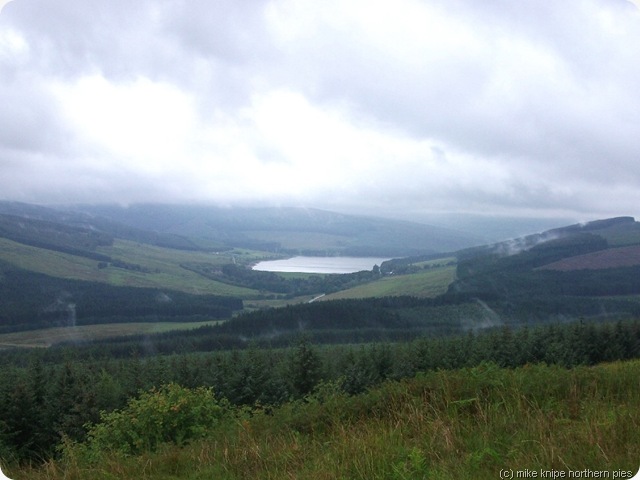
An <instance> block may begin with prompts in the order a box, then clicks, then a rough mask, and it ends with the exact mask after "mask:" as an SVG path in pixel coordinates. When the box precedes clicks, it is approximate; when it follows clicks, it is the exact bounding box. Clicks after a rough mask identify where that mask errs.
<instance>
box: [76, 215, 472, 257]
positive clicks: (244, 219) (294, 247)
mask: <svg viewBox="0 0 640 480" xmlns="http://www.w3.org/2000/svg"><path fill="white" fill-rule="evenodd" d="M73 209H74V210H77V211H82V212H85V213H90V214H93V215H96V216H100V217H102V218H108V219H111V220H112V221H115V222H119V223H122V224H126V225H131V226H136V227H138V228H142V229H146V230H150V231H154V232H159V233H162V234H172V235H180V236H185V237H189V238H191V239H194V241H196V242H198V241H199V242H201V243H205V244H206V243H207V242H218V243H223V244H227V245H233V246H236V247H244V248H254V249H258V250H267V251H273V252H280V253H285V254H315V255H353V256H366V255H372V256H374V255H375V256H377V255H380V256H407V255H418V254H428V253H440V252H451V251H455V250H459V249H461V248H466V247H469V246H472V245H480V244H482V240H481V239H480V237H476V236H474V235H472V234H469V233H466V232H461V231H457V230H453V229H447V228H441V227H435V226H432V225H424V224H421V223H414V222H408V221H399V220H390V219H384V218H376V217H364V216H355V215H346V214H341V213H335V212H329V211H324V210H317V209H308V208H292V207H265V208H248V207H244V208H240V207H233V208H231V207H230V208H222V207H214V206H185V205H132V206H130V207H120V206H115V205H110V206H107V205H97V206H77V207H73Z"/></svg>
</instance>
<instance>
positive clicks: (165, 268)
mask: <svg viewBox="0 0 640 480" xmlns="http://www.w3.org/2000/svg"><path fill="white" fill-rule="evenodd" d="M98 251H99V253H102V254H105V255H109V256H110V257H112V258H113V259H116V260H121V261H124V262H127V263H131V264H137V265H140V266H142V267H144V268H145V269H147V270H148V273H144V272H137V271H133V270H126V269H123V268H115V267H108V268H104V269H99V268H98V267H97V264H98V262H97V261H96V260H91V259H88V258H83V257H78V256H75V255H71V254H67V253H60V252H55V251H51V250H45V249H42V248H37V247H31V246H28V245H23V244H20V243H16V242H13V241H11V240H7V239H4V238H0V259H1V260H5V261H7V262H9V263H12V264H14V265H16V266H18V267H20V268H24V269H26V270H31V271H34V272H39V273H44V274H46V275H51V276H53V277H60V278H68V279H77V280H86V281H97V282H105V283H109V284H112V285H127V286H133V287H160V288H168V289H173V290H181V291H184V292H187V293H198V294H217V295H237V296H251V295H253V294H256V293H257V292H255V291H254V290H250V289H247V288H241V287H234V286H231V285H227V284H224V283H220V282H215V281H213V280H209V279H206V278H204V277H202V276H200V275H198V274H196V273H194V272H191V271H188V270H185V269H184V268H182V267H180V264H181V263H183V262H207V263H228V262H230V261H231V259H230V257H228V256H224V255H215V254H211V253H203V252H190V251H181V250H172V249H167V248H161V247H155V246H151V245H146V244H138V243H135V242H130V241H126V240H116V241H115V243H114V245H113V246H112V247H100V248H99V249H98ZM244 256H246V257H248V258H249V254H244Z"/></svg>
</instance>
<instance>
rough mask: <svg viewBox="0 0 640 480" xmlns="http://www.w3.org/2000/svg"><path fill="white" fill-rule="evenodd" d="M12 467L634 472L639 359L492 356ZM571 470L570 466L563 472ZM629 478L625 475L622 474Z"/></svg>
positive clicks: (360, 473) (263, 474)
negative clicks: (147, 449) (161, 442)
mask: <svg viewBox="0 0 640 480" xmlns="http://www.w3.org/2000/svg"><path fill="white" fill-rule="evenodd" d="M66 452H67V454H66V455H65V456H64V457H63V458H62V459H61V460H58V461H51V462H49V463H47V464H45V465H44V466H39V467H22V468H14V469H13V470H10V471H9V476H10V477H11V478H14V479H36V480H37V479H66V480H73V479H78V480H79V479H83V480H85V479H88V480H91V479H113V478H119V479H120V478H122V479H129V478H131V479H133V478H135V479H178V478H180V479H182V478H184V479H211V478H215V479H244V478H247V479H248V478H251V479H254V478H255V479H278V480H280V479H320V480H322V479H367V480H369V479H414V478H429V479H454V478H455V479H485V478H486V479H498V478H500V476H499V475H500V471H501V469H511V470H513V471H514V472H517V471H518V470H524V469H529V470H536V471H540V470H556V471H564V472H568V471H569V470H573V471H576V470H584V469H591V470H594V471H609V472H611V474H612V473H613V471H619V470H622V471H629V472H634V473H635V472H636V471H637V470H638V466H639V465H640V453H639V452H640V361H629V362H618V363H612V364H605V365H598V366H595V367H577V368H574V369H571V370H567V369H563V368H560V367H555V366H546V365H527V366H524V367H522V368H518V369H501V368H498V367H497V366H495V365H493V364H482V365H480V366H478V367H475V368H470V369H461V370H453V371H445V370H442V371H436V372H429V373H424V374H420V375H419V376H417V377H416V378H413V379H410V380H405V381H399V382H387V383H385V384H383V385H382V386H380V387H378V388H375V389H372V390H370V391H368V392H366V393H364V394H361V395H358V396H348V395H346V394H344V393H342V392H341V391H340V390H339V388H337V387H336V386H335V385H323V386H321V387H320V388H319V389H317V390H316V391H315V392H314V394H312V395H311V396H309V397H307V398H306V399H305V400H304V401H299V402H291V403H288V404H285V405H283V406H282V407H279V408H277V409H275V410H270V409H265V408H255V409H254V410H253V411H252V412H250V414H239V415H235V416H233V417H230V418H228V421H227V422H223V423H221V424H220V426H219V428H216V429H214V430H212V431H211V432H210V435H209V437H208V438H207V439H205V440H201V441H197V442H194V443H191V444H189V445H187V446H186V447H182V448H178V447H174V446H163V447H162V448H161V449H159V450H157V451H156V452H153V453H144V454H142V455H139V456H123V455H119V454H116V453H113V452H103V454H102V455H101V457H100V459H99V460H98V461H97V462H96V461H94V462H91V461H89V460H88V459H86V458H83V456H82V448H79V447H73V446H72V447H70V448H67V450H66ZM565 474H566V475H568V473H565ZM622 478H625V477H622Z"/></svg>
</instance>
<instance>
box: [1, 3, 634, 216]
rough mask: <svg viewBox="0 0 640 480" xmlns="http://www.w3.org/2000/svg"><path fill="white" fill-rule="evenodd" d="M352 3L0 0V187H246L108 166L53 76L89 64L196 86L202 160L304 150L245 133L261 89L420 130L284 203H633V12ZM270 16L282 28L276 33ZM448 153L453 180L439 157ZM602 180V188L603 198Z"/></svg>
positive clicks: (52, 190) (380, 125)
mask: <svg viewBox="0 0 640 480" xmlns="http://www.w3.org/2000/svg"><path fill="white" fill-rule="evenodd" d="M353 5H354V4H350V3H348V2H344V3H343V2H336V3H335V4H333V3H329V4H327V6H326V7H321V6H318V5H315V4H314V3H313V2H310V3H309V4H305V3H304V2H288V1H285V0H277V1H269V2H268V1H266V0H242V1H233V0H219V1H214V2H206V1H204V0H198V1H193V2H187V1H185V0H157V1H151V0H141V1H138V2H125V1H124V0H116V1H113V2H103V1H98V0H87V1H79V0H73V1H71V0H65V1H57V2H43V1H42V0H14V1H13V2H11V3H10V4H8V5H7V6H6V7H5V8H4V9H3V10H2V14H1V15H0V35H1V34H2V32H3V31H5V32H7V31H9V30H11V31H14V32H17V33H18V34H19V35H21V36H22V38H23V39H24V41H25V42H26V46H27V48H26V49H24V51H22V52H21V53H19V54H17V53H16V54H15V55H14V54H10V55H9V54H7V55H5V56H2V50H1V49H0V73H1V74H2V79H0V85H1V86H2V91H1V92H0V102H1V104H2V105H3V111H2V112H0V169H2V174H3V175H2V176H3V177H4V178H5V179H14V180H11V181H13V182H14V183H15V182H16V181H18V180H20V181H24V182H25V186H22V187H20V188H21V190H20V191H18V190H17V187H15V188H14V187H12V188H14V190H11V191H13V192H14V194H15V195H22V196H23V197H24V195H28V192H29V186H28V185H29V184H31V185H32V188H31V191H32V195H33V197H34V198H64V196H65V194H66V195H68V196H69V198H72V197H74V195H75V197H74V198H76V197H78V198H80V197H82V198H84V197H90V196H91V195H97V196H99V197H100V199H104V200H108V199H110V198H114V197H118V198H125V197H126V198H128V199H129V200H131V201H134V200H139V201H142V200H145V199H147V200H149V199H156V198H159V199H162V198H168V197H171V196H175V198H176V199H177V200H180V199H185V198H190V199H191V198H192V197H193V196H194V195H196V193H195V192H198V194H199V195H203V196H206V190H207V189H206V187H205V186H203V185H206V184H210V185H213V186H218V185H221V184H224V185H233V184H234V182H239V185H240V187H238V188H237V190H238V191H240V192H242V191H243V189H244V190H246V191H247V192H250V191H251V188H253V185H255V183H254V184H251V186H250V187H246V186H242V184H241V183H240V182H242V175H241V174H238V175H237V178H236V177H233V173H229V172H230V171H231V170H229V171H227V170H225V172H226V173H225V175H227V176H228V177H229V178H227V177H225V178H224V180H221V179H220V178H211V179H209V183H206V182H205V181H204V180H202V179H200V178H195V179H194V178H191V179H190V178H188V175H187V174H185V175H184V176H176V174H175V171H176V169H173V170H170V171H165V172H161V173H159V174H158V177H156V178H151V177H145V176H144V175H143V174H142V173H140V171H138V170H135V169H132V170H131V171H127V172H124V171H122V169H121V166H122V164H123V163H126V162H125V161H124V160H122V159H118V161H113V162H112V161H111V160H110V159H109V158H108V157H107V156H106V154H104V153H103V152H96V151H94V150H93V149H94V148H95V146H93V145H91V144H90V142H85V139H83V138H82V137H81V136H80V135H81V134H80V133H78V132H76V131H74V130H73V126H72V125H71V124H68V123H67V120H65V117H64V106H61V105H58V104H56V100H55V99H54V97H55V95H54V92H53V90H52V85H54V84H56V83H60V84H63V85H70V86H72V85H74V82H76V80H77V79H79V78H82V77H85V76H90V75H101V76H103V77H105V78H106V79H108V80H109V81H111V82H113V83H114V84H126V83H127V82H135V81H136V79H138V78H141V77H142V78H148V79H151V80H152V81H157V82H164V83H166V84H169V85H172V86H175V87H176V88H177V89H179V90H181V91H183V92H184V93H185V95H186V96H188V98H189V99H191V100H192V101H193V105H194V107H195V108H196V109H197V114H198V115H199V117H198V121H199V122H201V124H199V125H196V126H195V127H194V128H198V129H199V131H198V132H197V133H198V134H200V135H201V137H203V138H210V137H211V136H214V137H216V138H222V140H220V141H219V142H218V143H217V144H215V145H213V146H212V145H210V144H207V143H206V141H204V140H203V141H202V142H203V144H204V147H201V148H202V149H203V150H205V153H206V151H208V150H207V149H209V150H210V151H212V152H214V153H215V155H214V156H215V160H208V161H211V162H222V161H224V155H225V154H228V150H225V147H226V146H227V143H230V142H232V141H234V142H238V145H237V146H236V148H229V150H231V151H233V152H236V153H237V151H240V152H241V153H240V154H238V155H239V157H240V158H245V157H250V156H251V155H254V156H255V157H256V160H255V161H256V162H262V164H265V165H270V166H271V165H274V166H276V167H277V168H282V169H286V168H288V167H293V166H295V165H296V164H301V163H303V162H304V161H305V159H304V158H303V159H299V158H296V159H292V158H288V157H287V155H286V154H285V153H283V152H286V151H289V150H288V149H286V148H282V145H278V144H276V142H275V141H274V140H273V139H271V138H266V137H264V136H262V135H263V134H262V132H256V131H255V130H256V129H257V128H258V127H256V125H255V122H254V119H252V118H251V114H252V108H254V107H255V99H256V98H260V96H261V95H266V94H269V93H270V92H273V91H285V92H294V93H299V94H302V95H304V97H305V98H306V100H307V101H308V102H309V104H310V105H311V107H312V108H315V109H318V110H331V111H338V112H340V114H341V115H342V118H341V120H344V121H347V122H350V123H351V125H353V127H354V129H358V128H360V129H363V130H366V131H367V132H370V133H371V134H373V133H378V134H380V135H392V136H395V137H396V138H398V139H401V140H402V141H406V142H414V143H419V142H429V144H430V145H431V153H430V154H424V158H423V157H420V156H418V157H417V158H416V159H414V160H415V161H408V160H406V159H397V158H394V156H393V155H388V156H387V157H384V156H383V155H380V156H379V158H376V159H371V162H372V165H371V171H370V172H367V173H369V174H368V175H364V174H362V172H360V177H362V178H342V177H341V173H340V171H336V181H335V185H332V184H328V185H318V186H317V188H316V189H315V190H314V191H310V192H308V194H307V196H306V197H305V198H300V199H298V200H299V201H305V200H309V201H314V202H316V203H320V202H325V203H328V202H330V201H333V200H335V201H338V200H340V201H341V202H344V203H345V204H347V203H351V204H352V205H354V206H358V208H365V206H366V205H365V204H370V205H371V204H376V205H383V204H384V203H386V204H388V205H392V206H398V208H400V207H401V206H402V207H403V208H406V209H407V210H410V209H415V208H423V209H428V208H433V209H440V210H444V209H450V210H455V209H466V210H469V209H478V210H486V209H488V208H489V209H495V210H498V209H512V210H514V211H516V210H523V209H535V208H538V209H540V210H544V211H550V210H553V209H554V208H556V209H561V210H572V211H580V212H585V211H598V210H601V211H605V210H606V211H609V210H611V209H616V208H620V209H624V208H627V209H628V208H632V207H631V206H630V205H631V203H630V202H626V203H625V201H624V198H622V197H624V196H627V198H630V197H633V196H634V195H633V191H634V188H636V187H638V185H639V182H640V167H639V164H638V162H637V158H636V155H637V152H638V151H640V135H638V134H637V132H638V126H639V125H640V113H639V112H640V92H639V90H638V85H640V62H638V61H637V58H638V57H640V14H639V13H638V11H637V10H636V9H634V7H633V5H631V4H630V3H629V2H627V1H626V0H587V1H584V2H582V1H566V2H525V3H523V2H512V1H508V0H497V1H493V2H477V1H475V0H457V1H450V0H431V1H429V2H413V1H407V2H400V3H398V4H397V8H407V9H413V10H411V12H410V13H411V14H412V13H413V12H414V11H415V12H418V13H419V14H424V15H426V17H425V19H427V20H428V19H429V18H431V19H432V20H433V19H434V18H435V19H436V20H437V22H435V20H434V22H435V23H431V24H429V28H433V29H434V32H435V33H434V34H433V35H432V36H429V35H425V36H424V37H422V36H420V33H421V32H422V31H421V30H420V29H419V28H417V29H415V31H414V30H411V28H413V27H414V26H413V27H412V26H411V25H410V23H411V21H412V20H415V19H412V18H410V17H409V13H406V14H405V13H404V12H402V11H399V12H395V13H397V15H390V16H389V18H382V19H380V18H377V19H376V21H379V22H381V23H380V24H379V25H377V26H376V27H375V28H374V27H371V26H370V25H368V24H367V22H366V21H365V19H366V18H367V15H368V14H370V13H371V12H372V11H373V10H375V9H377V8H381V7H382V6H384V3H374V4H371V5H369V6H367V7H366V8H361V9H360V10H356V9H354V7H353ZM323 8H324V9H323ZM333 8H335V9H336V12H335V14H334V12H333V10H331V9H333ZM329 10H331V12H330V11H329ZM291 12H293V13H291ZM374 13H375V12H374ZM341 14H344V17H339V15H341ZM273 15H282V16H283V17H282V19H284V20H285V22H284V23H285V25H287V26H288V27H287V28H291V29H292V32H293V33H291V32H286V31H281V30H280V29H282V28H283V26H282V25H279V24H277V22H276V23H274V20H273ZM287 15H290V16H289V17H288V16H287ZM297 21H300V24H298V23H297ZM405 23H407V25H408V26H409V27H411V28H407V29H405V28H404V26H405ZM438 29H441V31H440V30H438ZM405 33H406V35H405ZM427 33H428V32H427ZM413 34H415V36H416V38H413V37H412V35H413ZM0 48H2V44H0ZM6 51H10V50H6ZM126 113H127V112H123V114H124V115H126ZM221 118H222V120H220V119H221ZM274 121H277V118H274ZM216 122H218V123H216ZM219 124H223V125H224V126H225V128H227V130H229V131H231V132H232V133H229V131H227V130H224V129H221V128H220V126H219ZM229 125H230V126H229ZM310 128H312V127H310ZM199 138H200V137H198V139H197V140H196V141H200V140H199ZM333 141H337V140H335V139H331V138H328V139H327V142H328V143H330V142H333ZM220 144H222V145H223V146H220ZM294 150H295V149H294ZM295 151H297V150H295ZM336 151H339V149H338V148H336ZM198 153H199V154H202V152H201V151H200V150H198ZM310 153H313V152H310ZM192 154H193V152H191V151H185V152H184V155H185V156H190V155H192ZM202 155H203V158H209V157H207V156H206V155H205V154H202ZM421 155H422V154H421ZM461 155H464V156H465V157H466V160H465V162H467V163H466V164H460V165H467V166H468V169H469V171H470V174H469V175H467V176H465V175H463V173H464V171H463V170H459V171H458V170H455V169H456V168H458V169H463V168H464V167H463V166H460V165H458V166H452V165H453V164H452V165H449V164H448V163H447V162H450V160H451V159H453V158H456V156H461ZM310 157H312V158H315V157H313V155H310ZM178 161H179V160H176V162H178ZM203 161H204V160H203ZM228 161H229V162H232V161H235V160H228ZM316 161H317V160H316ZM345 161H348V160H345ZM132 162H135V160H132ZM374 162H375V165H374ZM403 162H404V163H403ZM474 162H475V163H474ZM474 164H476V165H481V166H486V167H487V169H488V170H483V169H482V168H481V167H478V168H475V167H474ZM20 165H23V167H22V169H21V167H20ZM40 166H44V170H43V168H40ZM203 166H204V165H203ZM276 167H274V168H276ZM447 169H449V170H447ZM35 171H47V172H49V177H48V178H46V179H44V178H42V179H41V178H40V177H38V176H37V175H34V174H33V172H35ZM211 171H213V172H217V170H215V169H211ZM345 171H349V172H351V171H359V170H358V169H357V168H354V169H353V170H348V169H347V170H345ZM447 171H449V172H454V173H451V174H450V175H447V174H446V172H447ZM455 172H457V173H458V174H459V175H457V176H456V174H455ZM497 172H500V173H499V174H498V173H497ZM216 174H217V173H216ZM172 175H173V177H172ZM212 175H213V174H212ZM217 175H221V174H217ZM434 176H435V177H436V178H435V179H434ZM365 177H366V178H365ZM30 178H31V180H29V179H30ZM157 178H160V179H162V185H157V182H156V180H157ZM16 179H18V180H16ZM79 179H81V180H82V181H83V182H85V185H86V187H83V186H81V185H79V181H78V180H79ZM199 182H201V183H199ZM256 183H259V182H258V181H256ZM336 185H339V187H338V186H336ZM3 189H4V191H5V192H9V190H7V189H6V188H4V186H3ZM230 189H231V187H228V190H230ZM607 189H609V190H611V189H613V190H615V191H616V192H617V195H616V198H609V197H607V198H605V196H606V195H604V192H606V190H607ZM225 191H226V190H225ZM69 192H72V193H69ZM598 192H600V193H601V195H600V198H599V196H598ZM5 195H9V194H8V193H5ZM47 195H48V197H47ZM211 195H215V193H212V194H211ZM327 195H330V196H331V197H332V198H331V199H327V198H326V196H327ZM238 196H239V197H240V196H241V195H240V194H238ZM256 196H259V194H258V193H256ZM285 197H286V193H283V198H285ZM379 198H384V199H385V200H383V201H382V202H380V203H378V202H379V200H378V199H379ZM416 206H418V207H416ZM620 213H621V214H622V213H629V212H628V211H625V212H620ZM631 213H632V212H631Z"/></svg>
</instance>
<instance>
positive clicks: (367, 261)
mask: <svg viewBox="0 0 640 480" xmlns="http://www.w3.org/2000/svg"><path fill="white" fill-rule="evenodd" d="M385 260H389V258H379V257H293V258H286V259H284V260H268V261H265V262H259V263H257V264H256V265H254V266H253V269H254V270H260V271H263V272H296V273H353V272H359V271H361V270H371V269H372V268H373V266H374V265H380V264H381V263H382V262H384V261H385Z"/></svg>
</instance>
